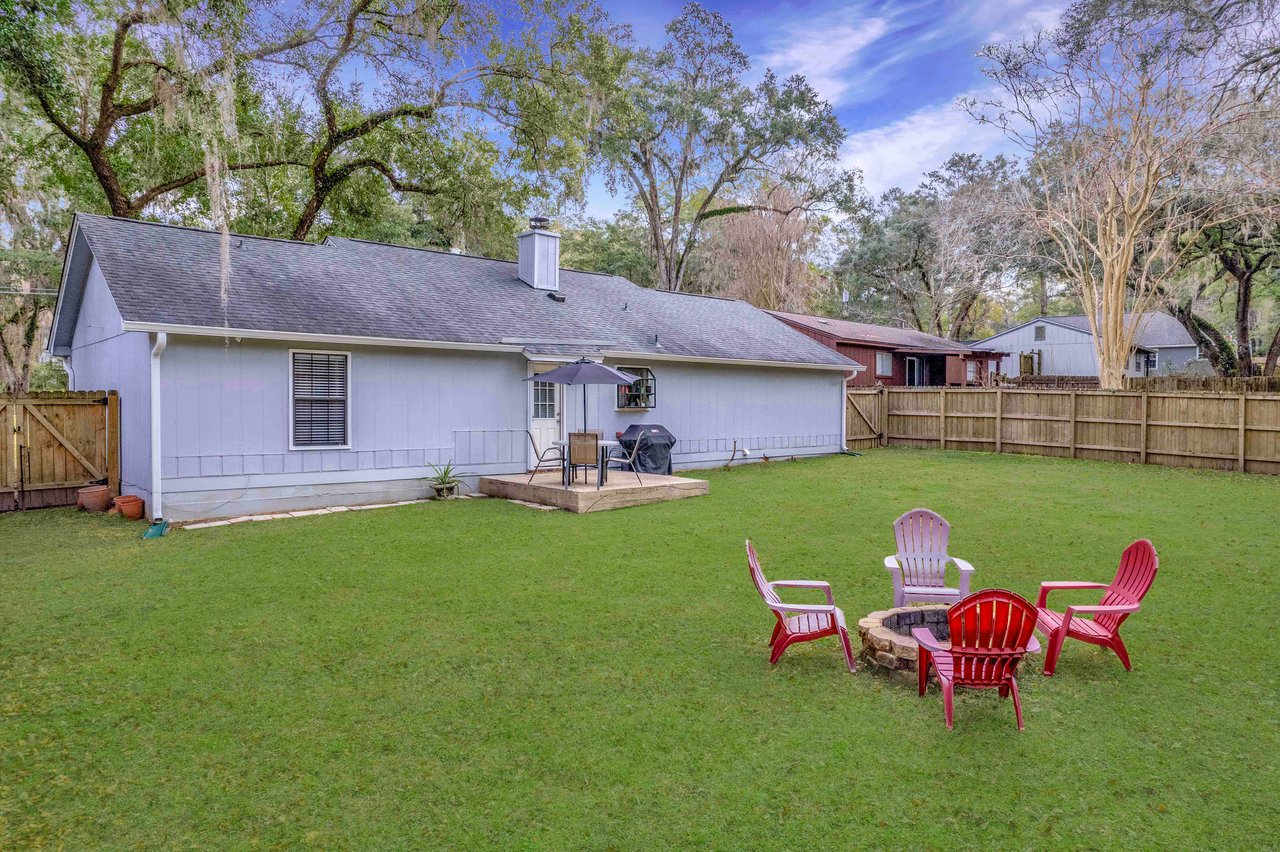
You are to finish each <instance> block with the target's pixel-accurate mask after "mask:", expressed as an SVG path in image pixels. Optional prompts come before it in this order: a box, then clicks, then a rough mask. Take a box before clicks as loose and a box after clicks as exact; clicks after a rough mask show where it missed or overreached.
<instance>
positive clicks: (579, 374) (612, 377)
mask: <svg viewBox="0 0 1280 852" xmlns="http://www.w3.org/2000/svg"><path fill="white" fill-rule="evenodd" d="M639 380H640V377H639V376H633V375H631V374H630V373H624V372H622V371H621V370H615V369H613V368H612V367H610V366H607V365H605V364H599V363H597V362H595V361H592V360H591V359H590V358H580V359H578V360H577V361H574V362H573V363H572V364H565V365H564V366H563V367H557V368H556V369H554V370H550V371H548V372H546V373H539V374H538V375H536V376H530V377H529V378H527V379H525V381H526V382H551V383H552V384H555V385H582V386H583V387H582V428H583V430H584V431H585V430H586V428H587V388H586V386H587V385H629V384H631V383H632V382H635V381H639Z"/></svg>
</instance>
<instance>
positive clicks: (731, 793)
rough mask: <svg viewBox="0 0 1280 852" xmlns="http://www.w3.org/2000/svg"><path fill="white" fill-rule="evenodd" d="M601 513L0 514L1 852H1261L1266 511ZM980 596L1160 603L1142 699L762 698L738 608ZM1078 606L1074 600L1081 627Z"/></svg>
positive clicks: (1092, 485) (1118, 471) (862, 491)
mask: <svg viewBox="0 0 1280 852" xmlns="http://www.w3.org/2000/svg"><path fill="white" fill-rule="evenodd" d="M707 476H708V478H709V479H710V480H711V494H710V496H708V497H702V498H697V499H692V500H685V501H679V502H674V503H667V504H663V505H656V506H645V507H639V508H633V509H626V510H623V511H616V512H607V513H601V514H597V515H583V516H576V515H570V514H566V513H563V512H539V511H536V510H532V509H528V508H524V507H519V506H515V505H512V504H509V503H506V502H499V501H494V500H483V501H482V500H474V501H471V500H466V501H454V502H447V503H430V504H421V505H413V506H405V507H400V508H395V509H383V510H377V511H370V512H359V513H346V514H341V515H333V516H327V517H314V518H302V519H295V520H287V521H274V522H270V523H261V524H242V525H237V526H232V527H220V528H214V529H208V530H200V531H178V532H175V533H172V534H170V535H168V536H166V537H165V538H164V539H161V540H159V541H154V542H143V541H141V540H140V539H139V535H140V533H141V531H142V527H141V526H140V525H138V524H128V523H126V522H123V521H119V520H117V519H115V518H108V517H105V516H98V517H87V516H84V515H78V514H76V513H75V512H73V511H69V510H52V511H43V512H34V513H28V514H10V515H3V516H0V643H2V645H0V666H2V668H0V848H5V849H11V848H17V847H29V846H45V847H58V846H65V847H66V848H69V849H84V848H100V847H120V848H123V847H152V848H155V847H163V848H171V847H178V846H185V847H192V846H193V847H202V848H243V847H254V846H264V847H292V846H302V845H308V844H314V845H316V846H323V847H354V848H373V847H380V848H387V847H408V846H414V847H428V846H430V847H442V846H448V847H454V848H480V847H512V846H515V847H521V848H566V847H576V848H609V847H616V848H621V849H661V848H668V849H683V848H689V847H694V846H697V847H715V848H724V849H741V848H766V847H767V848H792V849H800V848H814V847H828V848H829V847H832V846H850V847H853V846H862V847H868V846H875V847H906V848H915V847H921V846H924V847H933V848H943V847H963V846H974V845H977V846H1000V847H1014V848H1017V847H1041V846H1047V845H1049V844H1051V843H1052V844H1055V845H1057V844H1063V843H1065V845H1067V846H1071V847H1090V848H1098V847H1122V846H1123V847H1181V848H1193V847H1209V846H1216V847H1235V848H1258V847H1260V846H1274V845H1275V844H1276V837H1277V835H1276V834H1275V829H1276V825H1277V824H1280V807H1278V805H1277V801H1278V799H1277V795H1276V790H1277V789H1278V788H1280V775H1278V772H1277V761H1278V760H1280V734H1278V731H1280V726H1277V721H1276V720H1277V715H1278V713H1280V705H1278V704H1277V697H1278V693H1280V689H1278V688H1277V667H1278V664H1280V653H1278V647H1280V646H1278V643H1277V639H1276V635H1277V630H1276V621H1277V618H1278V617H1280V607H1278V606H1277V600H1280V580H1278V579H1277V573H1278V572H1280V564H1278V562H1277V554H1278V553H1280V522H1278V520H1280V514H1278V510H1280V480H1278V479H1270V478H1266V477H1260V476H1241V475H1236V474H1221V473H1196V472H1190V471H1179V470H1169V469H1161V468H1156V467H1136V466H1123V465H1109V464H1099V463H1090V462H1064V461H1055V460H1046V459H1034V458H1017V457H1009V456H990V455H976V454H967V453H942V452H935V451H922V452H912V451H904V450H881V451H876V452H872V453H870V454H868V455H866V456H864V457H862V458H852V457H842V458H831V459H823V460H818V461H808V462H798V463H773V464H769V465H755V466H748V467H742V468H740V469H736V470H734V471H731V472H729V473H724V472H715V473H710V474H708V475H707ZM916 506H928V507H930V508H933V509H935V510H937V511H939V512H941V513H942V514H944V515H946V516H947V517H948V518H949V519H950V520H951V522H952V524H953V533H952V536H953V539H952V540H953V548H952V549H953V551H954V552H956V553H958V554H959V555H960V556H963V557H965V558H967V559H969V560H970V561H972V562H973V563H974V565H975V566H976V567H977V573H976V575H975V576H976V580H975V588H982V587H988V586H1001V587H1005V588H1010V589H1013V590H1015V591H1018V592H1020V593H1021V594H1023V595H1026V596H1028V597H1031V598H1033V599H1034V596H1035V592H1036V588H1037V583H1038V581H1039V580H1041V579H1097V580H1105V579H1109V577H1110V575H1111V572H1112V571H1113V570H1114V568H1115V564H1116V561H1117V559H1118V557H1119V554H1120V551H1121V550H1122V549H1123V548H1124V546H1125V545H1126V544H1128V543H1129V541H1130V540H1132V539H1134V538H1137V537H1140V536H1146V537H1149V538H1151V539H1152V540H1153V541H1154V542H1155V545H1156V548H1157V550H1158V551H1159V553H1160V557H1161V571H1160V576H1159V577H1158V578H1157V580H1156V583H1155V586H1154V587H1153V589H1152V591H1151V593H1150V595H1148V597H1147V600H1146V602H1145V603H1144V606H1143V610H1142V612H1141V613H1139V614H1138V615H1136V616H1134V617H1133V618H1131V619H1130V620H1129V622H1128V624H1127V625H1126V629H1125V638H1126V640H1127V642H1128V645H1129V649H1130V652H1131V654H1132V656H1133V660H1134V664H1135V669H1134V671H1133V672H1131V673H1126V672H1125V671H1124V669H1123V668H1122V667H1121V666H1120V664H1119V662H1118V661H1117V660H1116V659H1115V657H1114V656H1112V655H1111V654H1110V653H1109V652H1106V651H1104V650H1102V649H1100V648H1094V647H1092V646H1087V645H1083V644H1081V643H1069V644H1068V645H1067V647H1066V648H1065V649H1064V651H1063V656H1062V660H1061V662H1060V664H1059V666H1058V673H1057V675H1056V676H1055V677H1054V678H1053V679H1045V678H1043V677H1041V676H1040V675H1039V674H1038V673H1037V672H1035V671H1034V670H1028V671H1025V672H1024V673H1023V675H1022V681H1021V683H1022V695H1023V705H1024V709H1025V712H1026V719H1027V729H1026V731H1025V732H1022V733H1019V732H1018V731H1017V729H1016V728H1015V726H1014V720H1013V708H1012V705H1011V704H1010V703H1008V702H1002V701H1001V700H999V698H998V697H997V696H996V694H995V693H994V692H993V691H992V692H988V691H984V692H962V693H961V694H960V695H959V696H958V700H957V706H956V729H955V730H954V731H953V732H948V731H947V730H946V729H945V728H944V726H943V720H942V701H941V698H940V696H939V695H938V693H937V691H936V690H933V691H931V692H930V694H929V695H928V696H926V697H925V698H918V697H917V696H916V694H915V692H914V690H911V689H909V688H904V687H901V686H899V685H897V684H895V683H892V682H890V681H888V680H887V679H885V678H883V677H880V676H877V675H873V674H869V673H868V669H867V667H865V666H863V667H862V668H861V670H860V671H859V673H858V674H856V675H850V674H849V673H848V672H847V671H845V669H844V666H843V665H842V662H841V658H840V654H839V651H838V649H837V644H836V641H835V640H834V639H828V640H824V641H822V642H817V643H810V644H807V645H802V646H799V647H795V648H793V649H791V650H790V651H789V652H788V653H787V655H786V656H784V657H783V659H782V661H781V662H780V663H779V665H778V666H777V667H775V668H770V666H769V665H768V663H767V658H766V650H765V643H766V640H767V639H768V636H769V631H770V627H771V620H770V617H769V614H768V612H767V611H766V610H765V608H764V607H763V605H762V604H761V602H760V599H759V597H758V596H757V595H756V592H755V590H754V589H753V588H752V586H751V583H750V580H749V578H748V574H747V569H746V564H745V558H744V556H743V551H742V541H743V539H744V538H746V537H747V536H748V535H749V536H751V537H752V538H753V539H754V540H755V542H756V545H757V547H758V548H759V550H760V553H761V558H762V560H763V562H764V567H765V570H766V572H767V573H768V574H769V575H770V576H771V577H773V578H774V579H783V578H822V579H827V580H830V581H831V583H832V585H833V586H834V587H835V594H836V602H837V603H838V604H839V605H840V606H842V607H843V608H844V609H845V611H846V612H847V613H848V615H849V618H850V621H851V623H852V622H853V621H856V619H857V618H858V617H860V616H861V615H864V614H865V613H866V612H868V611H870V610H874V609H878V608H882V607H884V606H887V605H888V602H889V600H890V585H889V578H888V575H887V574H886V572H885V571H884V570H883V568H882V567H881V561H882V559H883V556H884V554H885V553H887V552H889V551H890V550H891V549H892V547H891V543H892V535H891V530H890V524H891V522H892V521H893V519H894V517H896V516H897V515H898V514H900V513H901V512H902V511H904V510H906V509H910V508H913V507H916ZM1089 597H1090V596H1089V595H1088V594H1086V595H1085V596H1084V597H1083V598H1082V597H1079V596H1078V595H1077V596H1076V597H1075V598H1071V597H1065V598H1063V600H1068V601H1069V600H1078V601H1084V600H1088V599H1089Z"/></svg>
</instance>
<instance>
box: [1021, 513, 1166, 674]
mask: <svg viewBox="0 0 1280 852" xmlns="http://www.w3.org/2000/svg"><path fill="white" fill-rule="evenodd" d="M1159 567H1160V560H1159V558H1158V557H1157V556H1156V549H1155V548H1154V547H1152V545H1151V542H1149V541H1147V540H1146V539H1145V538H1143V539H1139V540H1137V541H1135V542H1134V543H1133V544H1131V545H1129V546H1128V547H1127V548H1125V551H1124V554H1123V555H1121V557H1120V567H1119V568H1117V569H1116V576H1115V579H1114V580H1112V581H1111V582H1110V583H1074V582H1066V583H1041V584H1040V597H1039V598H1038V599H1037V600H1036V612H1037V614H1038V618H1039V622H1040V623H1039V627H1040V631H1041V632H1042V633H1044V635H1045V636H1046V637H1048V640H1049V650H1048V652H1047V653H1046V654H1045V655H1044V673H1045V675H1046V676H1052V675H1053V670H1054V668H1055V667H1056V666H1057V664H1058V654H1059V653H1060V652H1061V651H1062V643H1063V641H1064V640H1066V638H1067V637H1068V636H1070V637H1071V638H1072V639H1079V640H1080V641H1081V642H1088V643H1089V644H1091V645H1101V646H1102V647H1104V648H1110V649H1111V650H1112V651H1114V652H1115V655H1116V656H1117V657H1119V658H1120V662H1122V663H1124V667H1125V669H1126V670H1129V671H1132V670H1133V666H1131V665H1129V651H1128V649H1126V648H1125V647H1124V641H1123V640H1122V639H1121V638H1120V625H1121V624H1124V620H1125V619H1126V618H1128V617H1129V616H1130V615H1132V614H1133V613H1135V612H1137V611H1138V609H1139V606H1140V604H1141V602H1142V599H1143V598H1144V597H1146V594H1147V590H1148V589H1150V588H1151V584H1152V583H1153V582H1154V581H1155V579H1156V571H1157V570H1158V569H1159ZM1056 589H1106V593H1105V594H1104V595H1103V596H1102V600H1101V601H1100V602H1099V603H1098V605H1097V606H1069V607H1067V611H1066V612H1057V611H1055V610H1052V609H1049V608H1048V607H1047V606H1046V602H1047V601H1048V598H1049V592H1051V591H1054V590H1056ZM1080 615H1091V616H1093V618H1079V617H1078V616H1080Z"/></svg>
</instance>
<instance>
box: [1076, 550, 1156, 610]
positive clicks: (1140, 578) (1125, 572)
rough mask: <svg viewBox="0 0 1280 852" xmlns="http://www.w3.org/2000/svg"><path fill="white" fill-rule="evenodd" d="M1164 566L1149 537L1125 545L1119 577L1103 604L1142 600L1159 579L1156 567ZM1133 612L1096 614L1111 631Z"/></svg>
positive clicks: (1120, 603)
mask: <svg viewBox="0 0 1280 852" xmlns="http://www.w3.org/2000/svg"><path fill="white" fill-rule="evenodd" d="M1159 568H1160V559H1159V558H1158V557H1157V556H1156V549H1155V547H1154V546H1153V545H1152V544H1151V542H1150V541H1148V540H1147V539H1145V538H1142V539H1138V540H1137V541H1135V542H1134V543H1133V544H1131V545H1129V546H1128V547H1126V548H1125V551H1124V553H1123V554H1122V555H1121V556H1120V567H1119V568H1117V569H1116V578H1115V579H1114V580H1112V581H1111V585H1110V586H1108V587H1107V592H1106V594H1104V595H1103V596H1102V601H1101V605H1102V606H1118V605H1122V604H1132V603H1140V602H1141V601H1142V599H1143V598H1144V597H1145V596H1146V594H1147V592H1148V591H1149V590H1150V589H1151V584H1152V583H1153V582H1155V579H1156V571H1157V570H1159ZM1129 615H1130V613H1127V612H1122V613H1114V612H1107V613H1102V614H1100V615H1096V616H1094V619H1093V620H1094V622H1096V623H1097V624H1098V626H1099V627H1105V628H1106V629H1107V630H1109V631H1111V632H1113V633H1114V632H1115V631H1116V630H1117V629H1119V627H1120V625H1121V624H1123V623H1124V620H1125V619H1126V618H1128V617H1129Z"/></svg>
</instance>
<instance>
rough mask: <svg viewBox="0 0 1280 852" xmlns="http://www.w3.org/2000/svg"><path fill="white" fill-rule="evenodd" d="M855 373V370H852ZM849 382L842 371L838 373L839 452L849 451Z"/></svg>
mask: <svg viewBox="0 0 1280 852" xmlns="http://www.w3.org/2000/svg"><path fill="white" fill-rule="evenodd" d="M854 375H855V376H856V375H857V371H854ZM848 417H849V382H848V380H847V379H846V378H845V376H844V373H841V374H840V452H842V453H847V452H849V439H848V437H847V436H848V434H849V421H848Z"/></svg>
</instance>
